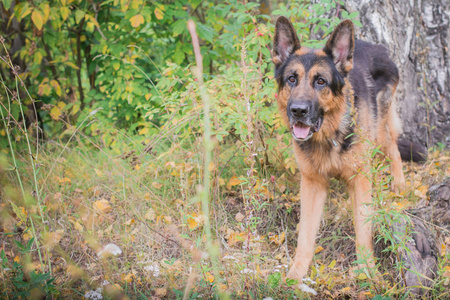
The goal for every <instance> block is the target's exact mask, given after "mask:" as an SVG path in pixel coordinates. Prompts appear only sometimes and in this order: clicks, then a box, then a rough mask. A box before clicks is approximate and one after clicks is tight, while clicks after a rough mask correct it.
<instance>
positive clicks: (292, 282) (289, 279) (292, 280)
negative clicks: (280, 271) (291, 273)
mask: <svg viewBox="0 0 450 300" xmlns="http://www.w3.org/2000/svg"><path fill="white" fill-rule="evenodd" d="M295 284H298V280H297V279H291V278H287V279H286V285H287V286H293V285H295Z"/></svg>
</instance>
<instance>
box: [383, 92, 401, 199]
mask: <svg viewBox="0 0 450 300" xmlns="http://www.w3.org/2000/svg"><path fill="white" fill-rule="evenodd" d="M394 91H395V87H391V88H389V87H388V88H387V89H386V91H382V92H380V93H379V94H378V98H377V101H378V116H379V117H378V121H377V124H378V125H377V143H378V144H379V145H381V151H383V153H384V154H385V155H387V157H388V158H389V159H390V160H391V175H392V176H393V178H394V180H393V184H392V186H391V190H392V191H393V192H395V193H399V192H402V191H404V190H405V176H404V174H403V165H402V159H401V157H400V152H399V151H398V147H397V139H398V136H399V134H400V132H401V122H400V119H399V117H398V115H397V111H396V105H395V102H393V101H392V95H393V94H394Z"/></svg>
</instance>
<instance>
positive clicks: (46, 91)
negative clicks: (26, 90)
mask: <svg viewBox="0 0 450 300" xmlns="http://www.w3.org/2000/svg"><path fill="white" fill-rule="evenodd" d="M51 92H52V89H51V88H50V86H49V85H48V84H47V83H46V82H45V80H44V81H43V82H42V83H41V84H40V85H39V87H38V95H39V96H42V95H45V96H48V95H50V93H51Z"/></svg>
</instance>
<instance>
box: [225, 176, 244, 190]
mask: <svg viewBox="0 0 450 300" xmlns="http://www.w3.org/2000/svg"><path fill="white" fill-rule="evenodd" d="M240 183H242V180H239V178H237V177H236V176H233V177H231V178H230V180H229V181H228V184H227V189H228V190H231V187H233V186H236V185H239V184H240Z"/></svg>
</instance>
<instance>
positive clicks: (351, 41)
mask: <svg viewBox="0 0 450 300" xmlns="http://www.w3.org/2000/svg"><path fill="white" fill-rule="evenodd" d="M354 31H355V29H354V26H353V23H352V21H350V20H345V21H342V22H341V23H340V24H339V25H338V26H337V27H336V29H335V30H334V31H333V33H332V34H331V36H330V38H329V39H328V41H327V44H326V45H325V48H323V51H324V52H325V53H326V54H327V55H328V56H330V57H331V58H333V61H334V63H335V64H336V68H337V69H338V71H339V72H341V73H342V74H344V75H347V74H348V72H350V70H351V69H352V68H353V50H354V49H355V34H354Z"/></svg>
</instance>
